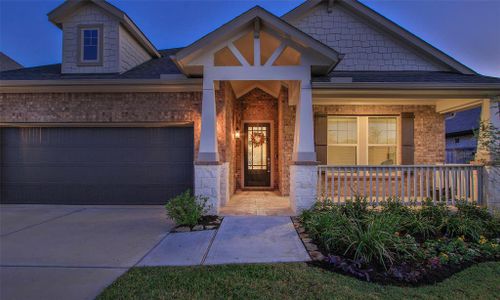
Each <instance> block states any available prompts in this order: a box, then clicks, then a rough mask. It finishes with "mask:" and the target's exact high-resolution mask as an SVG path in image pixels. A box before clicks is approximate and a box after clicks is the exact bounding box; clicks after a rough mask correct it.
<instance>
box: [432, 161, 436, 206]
mask: <svg viewBox="0 0 500 300" xmlns="http://www.w3.org/2000/svg"><path fill="white" fill-rule="evenodd" d="M432 202H433V203H434V204H436V167H434V166H433V167H432Z"/></svg>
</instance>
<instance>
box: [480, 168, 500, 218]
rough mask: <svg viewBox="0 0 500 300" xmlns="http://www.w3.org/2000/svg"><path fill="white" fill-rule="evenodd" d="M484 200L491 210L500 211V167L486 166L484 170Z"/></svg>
mask: <svg viewBox="0 0 500 300" xmlns="http://www.w3.org/2000/svg"><path fill="white" fill-rule="evenodd" d="M483 186H484V191H483V195H484V201H483V203H485V204H486V206H487V207H488V209H489V210H490V211H494V210H496V211H500V167H499V166H485V167H484V171H483Z"/></svg>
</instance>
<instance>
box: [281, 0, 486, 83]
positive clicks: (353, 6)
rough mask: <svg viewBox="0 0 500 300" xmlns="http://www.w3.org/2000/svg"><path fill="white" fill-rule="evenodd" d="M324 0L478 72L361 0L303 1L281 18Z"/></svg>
mask: <svg viewBox="0 0 500 300" xmlns="http://www.w3.org/2000/svg"><path fill="white" fill-rule="evenodd" d="M323 2H328V5H329V9H334V7H332V5H333V3H334V2H335V3H336V4H337V3H338V4H340V5H343V7H346V8H347V9H349V10H350V11H352V12H354V13H355V14H357V15H359V16H361V17H363V18H364V19H366V20H368V21H370V22H372V23H373V24H374V25H376V27H377V28H381V29H383V30H385V31H386V32H389V33H391V34H393V35H395V36H396V37H397V38H398V39H399V40H400V41H405V42H407V43H408V44H409V45H410V46H412V47H414V48H416V49H417V50H420V51H421V52H423V53H425V54H427V55H430V56H431V57H434V58H435V59H437V60H438V61H440V62H441V63H443V64H445V65H447V66H449V67H450V68H452V69H453V70H456V71H458V72H461V73H463V74H476V72H474V70H472V69H470V68H469V67H467V66H465V65H464V64H462V63H460V62H459V61H457V60H455V59H454V58H452V57H451V56H449V55H447V54H446V53H444V52H443V51H441V50H439V49H437V48H436V47H434V46H432V45H431V44H429V43H427V42H426V41H424V40H422V39H421V38H419V37H418V36H416V35H414V34H413V33H411V32H409V31H408V30H406V29H404V28H403V27H401V26H400V25H398V24H396V23H395V22H393V21H391V20H389V19H387V18H386V17H384V16H383V15H381V14H379V13H378V12H376V11H374V10H373V9H371V8H369V7H368V6H366V5H364V4H362V3H361V2H359V1H356V0H335V1H333V0H308V1H305V2H304V3H302V4H301V5H299V6H297V7H296V8H295V9H293V10H291V11H289V12H288V13H286V14H284V15H283V16H282V17H281V18H282V19H283V20H285V21H287V22H291V21H293V20H296V19H297V18H299V17H301V16H303V15H304V14H306V13H307V12H309V11H310V10H311V9H313V8H314V7H316V6H317V5H319V4H321V3H323Z"/></svg>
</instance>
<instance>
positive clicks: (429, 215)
mask: <svg viewBox="0 0 500 300" xmlns="http://www.w3.org/2000/svg"><path fill="white" fill-rule="evenodd" d="M293 221H294V224H295V227H296V229H297V232H298V233H299V236H300V237H301V239H302V240H303V242H304V245H305V246H306V249H307V250H308V251H309V253H310V255H311V257H312V258H313V260H314V262H313V263H314V264H316V265H317V266H320V267H322V268H324V269H327V270H333V271H336V272H340V273H343V274H346V275H349V276H353V277H356V278H358V279H361V280H365V281H373V282H379V283H383V284H396V285H407V284H411V285H419V284H431V283H435V282H440V281H442V280H444V279H446V278H448V277H450V276H451V275H452V274H454V273H456V272H458V271H461V270H463V269H465V268H467V267H469V266H471V265H473V264H476V263H479V262H485V261H498V260H500V246H499V243H500V217H499V216H498V215H492V214H490V213H488V211H486V209H484V208H480V207H478V206H476V205H473V204H467V203H464V202H458V203H457V205H456V209H454V210H451V209H450V208H448V207H447V206H446V205H444V204H434V203H433V202H432V201H427V202H426V203H425V204H424V205H422V206H420V207H416V206H414V207H412V206H405V205H403V204H402V203H401V202H400V201H398V200H397V199H389V200H388V201H387V202H384V203H382V205H381V206H380V207H376V208H373V207H369V206H368V204H367V203H366V201H364V199H362V198H358V199H356V200H354V201H347V202H346V203H345V204H342V205H338V204H333V203H332V202H330V201H322V202H318V203H317V204H316V205H315V207H314V208H312V209H311V210H308V211H305V212H303V213H302V215H301V216H300V217H298V218H294V219H293Z"/></svg>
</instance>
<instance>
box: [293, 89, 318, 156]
mask: <svg viewBox="0 0 500 300" xmlns="http://www.w3.org/2000/svg"><path fill="white" fill-rule="evenodd" d="M296 109H297V111H296V113H295V135H294V141H293V156H292V157H293V160H294V161H295V162H316V151H315V149H314V119H313V107H312V90H311V86H310V83H305V84H304V83H302V86H301V87H300V93H299V96H298V99H297V108H296Z"/></svg>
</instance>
